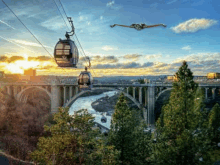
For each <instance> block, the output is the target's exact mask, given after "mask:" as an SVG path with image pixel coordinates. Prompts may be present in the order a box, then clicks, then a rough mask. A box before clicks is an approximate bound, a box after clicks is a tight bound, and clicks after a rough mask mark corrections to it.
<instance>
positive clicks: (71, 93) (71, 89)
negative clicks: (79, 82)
mask: <svg viewBox="0 0 220 165" xmlns="http://www.w3.org/2000/svg"><path fill="white" fill-rule="evenodd" d="M72 96H73V87H72V86H70V87H69V99H71V98H72Z"/></svg>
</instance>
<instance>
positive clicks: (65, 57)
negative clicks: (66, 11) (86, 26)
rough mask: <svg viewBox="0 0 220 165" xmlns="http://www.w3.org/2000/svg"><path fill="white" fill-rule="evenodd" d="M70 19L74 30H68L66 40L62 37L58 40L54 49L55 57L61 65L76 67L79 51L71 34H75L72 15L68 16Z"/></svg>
mask: <svg viewBox="0 0 220 165" xmlns="http://www.w3.org/2000/svg"><path fill="white" fill-rule="evenodd" d="M68 20H69V22H70V23H71V26H72V31H71V32H66V35H65V36H66V39H65V40H62V39H60V40H59V41H58V42H57V44H56V46H55V49H54V58H55V60H56V63H57V65H58V66H59V67H74V68H76V67H77V66H76V65H77V63H78V61H79V52H78V49H77V47H76V45H75V43H74V41H72V40H71V39H70V36H73V35H74V34H75V32H74V26H73V21H72V20H71V18H70V17H68ZM69 33H72V34H69Z"/></svg>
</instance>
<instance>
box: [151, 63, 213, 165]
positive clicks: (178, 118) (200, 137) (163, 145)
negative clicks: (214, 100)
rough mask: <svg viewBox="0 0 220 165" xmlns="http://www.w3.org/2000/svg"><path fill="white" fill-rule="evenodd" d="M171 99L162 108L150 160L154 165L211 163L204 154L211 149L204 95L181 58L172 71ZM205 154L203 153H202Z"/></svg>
mask: <svg viewBox="0 0 220 165" xmlns="http://www.w3.org/2000/svg"><path fill="white" fill-rule="evenodd" d="M175 76H176V77H177V80H176V81H175V82H174V83H173V88H174V89H173V90H172V91H171V95H170V100H169V103H168V104H167V105H165V106H164V107H163V108H162V115H161V117H160V119H159V120H158V122H157V131H156V134H157V143H156V144H154V145H153V154H152V160H153V161H154V162H155V164H189V165H190V164H201V162H200V161H199V158H201V157H203V162H205V163H206V164H208V163H210V159H209V157H208V156H207V155H206V153H207V151H208V150H209V149H210V147H209V145H210V139H209V138H207V133H208V132H207V129H205V128H206V127H207V122H206V120H205V118H204V116H203V113H204V112H203V111H202V110H203V109H204V104H203V101H204V99H203V95H202V92H201V89H199V88H198V84H196V83H195V82H194V81H193V74H192V72H191V71H190V69H189V68H188V65H187V63H186V62H185V61H184V62H183V64H182V66H181V67H180V68H179V71H178V72H177V73H176V74H175ZM204 155H206V156H204Z"/></svg>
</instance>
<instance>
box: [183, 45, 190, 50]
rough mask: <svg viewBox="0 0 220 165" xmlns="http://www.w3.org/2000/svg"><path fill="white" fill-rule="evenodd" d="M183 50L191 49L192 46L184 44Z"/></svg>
mask: <svg viewBox="0 0 220 165" xmlns="http://www.w3.org/2000/svg"><path fill="white" fill-rule="evenodd" d="M182 49H183V50H191V49H192V48H191V47H190V46H189V45H188V46H184V47H182Z"/></svg>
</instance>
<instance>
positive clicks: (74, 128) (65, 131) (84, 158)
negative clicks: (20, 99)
mask: <svg viewBox="0 0 220 165" xmlns="http://www.w3.org/2000/svg"><path fill="white" fill-rule="evenodd" d="M68 110H69V109H68V108H65V109H64V108H59V112H58V113H56V114H55V115H54V121H55V122H56V124H54V125H51V126H47V125H45V126H44V128H45V131H49V132H51V135H52V136H50V137H41V138H40V139H39V143H38V149H37V150H36V151H34V152H33V153H31V155H30V156H31V158H32V159H33V160H34V161H36V162H38V163H42V164H66V165H68V164H71V165H72V164H109V162H112V163H113V164H116V163H117V155H118V152H117V151H116V150H113V151H112V149H113V147H112V146H105V145H104V140H103V138H102V136H101V135H100V132H99V131H98V130H93V129H92V127H93V126H94V117H92V115H91V114H89V113H88V112H87V110H79V111H77V112H76V113H75V114H74V115H73V116H70V115H69V114H68ZM98 137H99V138H101V139H98Z"/></svg>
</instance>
